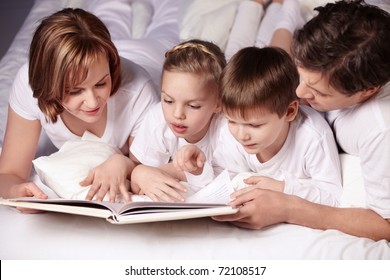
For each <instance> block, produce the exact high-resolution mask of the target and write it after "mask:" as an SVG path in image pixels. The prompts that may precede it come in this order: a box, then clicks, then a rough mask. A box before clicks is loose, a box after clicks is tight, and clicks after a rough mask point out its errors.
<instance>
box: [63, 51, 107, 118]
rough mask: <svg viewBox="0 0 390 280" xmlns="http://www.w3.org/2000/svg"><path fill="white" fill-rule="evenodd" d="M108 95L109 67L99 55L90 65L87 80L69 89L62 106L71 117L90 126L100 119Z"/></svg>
mask: <svg viewBox="0 0 390 280" xmlns="http://www.w3.org/2000/svg"><path fill="white" fill-rule="evenodd" d="M110 94H111V74H110V67H109V64H108V59H107V57H106V56H105V55H101V56H100V57H99V59H97V60H95V61H94V62H93V63H92V64H91V65H90V67H89V69H88V75H87V78H86V79H85V80H84V81H83V82H82V83H80V84H78V85H75V86H73V87H71V88H70V89H69V93H67V94H66V97H65V99H64V101H63V103H62V105H63V106H64V108H65V110H66V111H67V112H68V113H69V114H71V115H72V116H74V117H76V118H78V119H80V120H82V121H84V122H86V123H91V124H92V123H95V122H97V121H98V120H99V119H100V118H101V116H102V114H103V112H104V109H105V107H106V105H107V100H108V98H109V97H110Z"/></svg>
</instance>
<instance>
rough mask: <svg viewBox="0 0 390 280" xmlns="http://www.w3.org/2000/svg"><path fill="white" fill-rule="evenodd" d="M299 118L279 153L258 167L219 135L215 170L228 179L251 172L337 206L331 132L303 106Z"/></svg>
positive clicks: (337, 170) (337, 179)
mask: <svg viewBox="0 0 390 280" xmlns="http://www.w3.org/2000/svg"><path fill="white" fill-rule="evenodd" d="M300 110H301V112H302V116H300V117H298V119H297V120H295V121H293V122H292V123H291V125H290V130H289V133H288V136H287V139H286V141H285V143H284V145H283V147H282V148H281V149H280V151H279V152H278V153H277V154H276V155H275V156H274V157H273V158H271V159H270V160H268V161H267V162H264V163H261V162H259V160H258V159H257V158H256V155H253V154H248V153H247V152H246V151H245V150H244V148H243V147H242V145H241V144H240V143H239V142H237V141H236V139H235V138H234V137H233V136H232V135H231V134H230V132H229V130H228V127H226V128H225V129H226V131H222V133H221V134H222V136H221V143H220V144H219V145H218V147H217V149H216V151H215V153H214V160H213V165H214V166H215V168H216V169H221V168H222V169H225V168H227V169H228V170H229V173H230V175H231V177H234V176H236V175H237V174H239V173H242V172H252V173H256V174H258V175H260V176H268V177H271V178H274V179H276V180H283V181H284V182H285V189H284V192H285V193H287V194H293V195H297V196H300V197H302V198H305V199H308V200H310V201H313V202H316V203H321V204H327V205H332V206H337V205H338V204H339V201H340V198H341V194H342V181H341V170H340V162H339V155H338V151H337V146H336V143H335V140H334V136H333V133H332V130H331V129H330V127H329V125H328V124H327V122H326V120H325V119H324V118H323V117H322V116H321V114H320V113H318V112H317V111H315V110H314V109H312V108H309V107H307V106H304V105H302V106H301V107H300Z"/></svg>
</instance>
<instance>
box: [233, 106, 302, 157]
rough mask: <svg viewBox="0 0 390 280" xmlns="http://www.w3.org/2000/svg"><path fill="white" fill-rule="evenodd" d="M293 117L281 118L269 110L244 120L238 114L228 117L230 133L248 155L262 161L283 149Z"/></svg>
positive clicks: (261, 111) (248, 116) (258, 111)
mask: <svg viewBox="0 0 390 280" xmlns="http://www.w3.org/2000/svg"><path fill="white" fill-rule="evenodd" d="M295 115H296V112H295V113H294V114H293V115H288V116H287V115H284V116H282V117H279V116H278V115H277V114H276V113H271V112H269V111H268V110H266V109H265V110H257V111H253V112H251V113H249V114H247V117H246V118H245V119H244V118H243V117H241V116H239V115H238V114H234V115H226V114H225V116H226V118H227V120H228V124H229V130H230V133H231V134H232V135H233V137H234V138H235V139H236V140H237V141H238V142H239V143H240V144H241V145H242V146H243V148H244V149H245V151H246V152H247V153H248V154H256V155H257V158H258V159H259V160H260V161H261V162H264V161H267V160H269V159H270V158H272V157H273V156H274V155H276V154H277V153H278V152H279V150H280V149H281V148H282V146H283V144H284V141H285V140H286V138H287V135H288V131H289V122H290V121H291V120H292V119H294V118H295Z"/></svg>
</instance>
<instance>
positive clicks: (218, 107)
mask: <svg viewBox="0 0 390 280" xmlns="http://www.w3.org/2000/svg"><path fill="white" fill-rule="evenodd" d="M220 112H222V102H221V100H218V101H217V102H216V103H215V108H214V113H220Z"/></svg>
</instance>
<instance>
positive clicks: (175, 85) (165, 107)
mask: <svg viewBox="0 0 390 280" xmlns="http://www.w3.org/2000/svg"><path fill="white" fill-rule="evenodd" d="M225 64H226V61H225V56H224V54H223V52H222V51H221V50H220V48H219V47H218V46H216V45H215V44H213V43H210V42H206V41H202V40H190V41H186V42H183V43H181V44H179V45H177V46H176V47H174V48H173V49H171V50H170V51H169V52H167V53H166V60H165V62H164V65H163V73H162V80H161V104H157V105H155V106H154V107H153V108H152V109H151V110H150V112H149V113H148V115H147V116H146V117H145V120H144V122H143V124H142V127H141V129H140V132H139V133H138V134H137V137H136V138H135V139H134V142H133V145H132V146H131V149H130V152H131V158H132V159H133V160H134V161H136V162H140V163H142V165H139V166H137V167H136V168H135V169H134V171H133V173H132V176H131V185H132V191H133V192H134V193H140V192H141V193H144V194H146V195H147V196H149V197H150V198H151V199H152V200H155V201H158V200H164V201H175V200H181V201H183V200H184V197H183V196H182V195H181V194H180V193H178V191H186V188H184V187H183V186H182V185H181V184H180V183H179V182H178V180H186V178H185V176H184V174H182V173H180V174H177V172H176V170H175V168H174V167H173V165H172V164H171V163H170V161H171V159H172V157H173V155H174V154H175V152H176V151H177V149H178V148H179V147H181V146H183V145H187V144H190V143H191V144H195V145H196V146H198V147H199V148H200V149H202V150H203V151H204V152H205V153H206V154H207V155H210V156H211V155H212V153H213V150H214V148H215V146H216V143H217V135H219V130H220V129H221V127H222V126H223V124H224V123H225V121H224V118H223V117H222V116H221V114H220V111H221V107H220V90H219V79H220V76H221V73H222V70H223V69H224V67H225ZM210 158H211V157H210Z"/></svg>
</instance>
